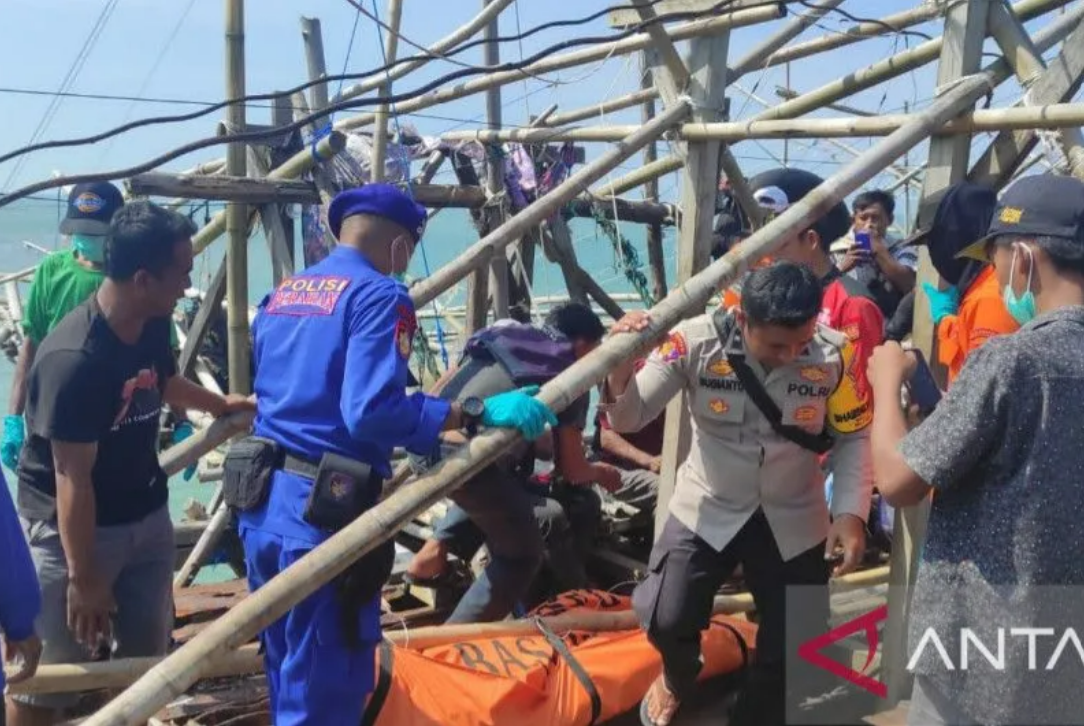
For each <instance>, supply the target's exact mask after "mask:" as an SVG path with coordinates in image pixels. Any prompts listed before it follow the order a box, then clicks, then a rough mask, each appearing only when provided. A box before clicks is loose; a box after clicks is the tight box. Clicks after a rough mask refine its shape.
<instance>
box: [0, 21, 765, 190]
mask: <svg viewBox="0 0 1084 726" xmlns="http://www.w3.org/2000/svg"><path fill="white" fill-rule="evenodd" d="M655 1H658V0H655ZM731 2H734V0H721V1H720V2H718V3H716V4H715V5H714V6H713V7H711V8H709V9H707V10H702V11H689V12H681V13H672V14H668V15H662V16H657V17H655V18H652V19H651V20H649V21H644V22H641V23H638V24H636V25H634V26H631V27H629V28H628V29H627V30H625V31H622V32H620V33H617V34H615V35H611V36H593V37H587V38H576V39H572V40H566V41H562V42H560V43H557V44H554V45H552V46H550V47H548V48H545V49H543V50H541V51H539V52H538V53H536V54H535V55H533V56H530V57H529V58H526V59H524V60H522V61H518V62H510V63H504V64H501V65H498V66H493V67H490V68H485V69H482V70H473V69H470V68H465V69H463V70H461V71H454V72H452V73H449V74H447V75H445V76H443V77H441V78H437V79H435V80H434V81H432V82H430V83H428V84H425V85H424V86H422V87H421V88H418V89H415V90H413V91H409V92H407V93H403V94H397V95H394V96H387V97H377V98H371V99H351V100H348V101H340V102H338V103H334V104H330V105H329V106H327V107H326V108H324V109H321V110H319V111H316V112H314V113H311V114H309V115H307V116H305V117H303V118H301V119H299V120H296V121H294V122H293V123H290V124H285V125H283V126H277V127H270V128H267V129H264V130H260V131H245V132H241V133H227V134H224V135H222V136H213V137H208V138H204V139H200V140H198V141H194V142H192V143H189V144H185V145H184V146H180V147H178V148H175V149H173V150H172V151H169V152H167V153H165V154H162V155H161V156H158V157H155V158H154V159H152V160H150V161H148V162H146V163H143V164H138V165H136V166H133V167H128V168H126V169H118V170H114V171H110V172H104V173H98V174H79V175H74V176H67V177H56V178H53V179H50V180H46V181H42V182H37V183H35V184H30V185H27V186H24V187H21V188H19V189H17V190H15V191H13V192H10V193H8V194H5V195H4V196H3V197H0V207H2V206H5V205H7V204H9V203H11V202H13V201H15V200H16V199H20V198H22V197H24V196H26V195H28V194H33V193H35V192H39V191H42V190H44V189H52V188H55V187H58V186H64V185H68V184H82V183H86V182H95V181H108V180H110V179H118V178H122V177H129V176H132V175H134V174H139V173H142V172H145V171H149V170H151V169H154V168H156V167H158V166H161V165H162V164H165V163H166V162H169V161H172V160H173V159H176V158H178V157H180V156H184V155H186V154H190V153H192V152H194V151H199V150H201V149H205V148H208V147H211V146H220V145H222V144H229V143H238V142H245V143H250V142H255V141H262V140H265V139H268V138H275V137H279V136H281V135H282V134H287V133H292V132H293V131H296V130H298V129H301V128H303V127H305V126H307V125H309V124H310V123H312V122H313V121H315V120H317V119H321V118H323V117H325V116H328V115H330V114H333V113H336V112H338V111H342V110H347V109H353V108H360V107H363V106H376V105H381V104H388V105H392V104H399V103H402V102H403V101H407V100H410V99H413V98H417V97H419V96H423V95H425V94H427V93H429V92H430V91H432V90H434V89H436V88H440V87H442V86H445V85H447V84H448V83H449V82H450V81H453V80H458V79H459V78H464V77H467V76H472V75H478V74H480V73H483V72H486V73H490V72H495V71H511V70H519V69H520V68H521V67H525V66H528V65H531V64H532V63H535V62H537V61H538V60H541V59H542V58H545V57H547V56H549V55H552V54H553V53H555V52H557V51H559V50H565V49H567V48H573V47H576V46H580V45H590V44H596V43H605V42H614V41H617V40H621V39H623V38H627V37H629V36H631V35H634V34H636V33H638V32H640V31H641V30H643V29H644V28H646V27H648V26H650V25H654V24H655V23H660V22H665V21H667V20H684V19H690V18H699V17H707V16H708V15H711V14H713V13H716V12H718V10H719V9H721V8H723V7H725V6H726V5H728V4H730V3H731ZM778 4H779V3H778V2H775V1H772V2H764V3H761V5H765V6H767V5H778ZM749 7H753V6H749ZM333 79H334V77H332V78H321V79H320V81H319V82H321V83H324V82H327V81H329V80H333ZM277 95H281V94H262V95H257V96H250V97H249V98H251V99H254V100H255V99H260V100H266V99H268V98H274V97H275V96H277ZM243 100H244V99H237V100H235V101H227V102H224V103H221V104H216V105H215V106H212V107H210V108H209V109H206V110H204V111H200V112H196V113H193V114H188V115H186V116H183V117H172V118H173V119H175V120H182V121H187V120H191V119H192V118H198V117H200V116H204V115H206V114H207V113H210V112H211V111H214V110H217V109H220V108H223V107H224V106H228V105H230V104H231V103H238V102H242V101H243ZM168 122H169V121H168V120H163V119H143V120H141V121H133V122H131V123H129V124H125V126H123V127H118V129H114V130H113V131H112V132H106V133H103V134H98V135H96V136H93V137H87V138H86V139H82V140H78V141H71V140H69V141H63V142H50V143H49V144H45V145H39V147H38V148H56V147H60V146H79V145H85V144H88V143H95V142H97V141H101V140H103V139H107V138H109V137H110V136H115V135H117V134H118V133H123V132H124V131H127V130H130V129H132V128H139V127H142V126H151V125H156V124H161V123H168ZM29 151H30V149H24V150H22V151H19V152H13V153H10V154H7V155H5V156H4V157H0V161H6V160H8V159H11V158H13V157H14V156H16V155H19V154H24V153H28V152H29Z"/></svg>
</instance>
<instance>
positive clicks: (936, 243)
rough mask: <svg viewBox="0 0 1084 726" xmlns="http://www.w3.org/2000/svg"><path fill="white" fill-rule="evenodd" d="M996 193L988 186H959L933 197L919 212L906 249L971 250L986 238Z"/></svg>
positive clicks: (944, 190)
mask: <svg viewBox="0 0 1084 726" xmlns="http://www.w3.org/2000/svg"><path fill="white" fill-rule="evenodd" d="M995 207H997V192H995V191H994V190H993V189H992V188H991V187H988V186H986V185H985V184H976V183H974V182H960V183H958V184H953V185H952V186H949V187H946V188H944V189H942V190H941V191H939V192H937V193H935V194H932V195H931V196H930V197H929V198H927V199H926V200H925V201H923V203H922V206H920V207H919V209H918V219H917V220H916V223H915V227H916V229H915V232H914V234H912V235H911V236H910V237H908V238H907V239H906V240H904V244H905V245H923V244H924V245H929V246H930V247H939V248H943V247H945V246H948V245H961V246H968V245H970V244H971V243H972V242H974V241H975V240H978V239H980V238H982V237H985V236H986V231H987V229H989V227H990V219H991V218H992V217H993V216H994V208H995Z"/></svg>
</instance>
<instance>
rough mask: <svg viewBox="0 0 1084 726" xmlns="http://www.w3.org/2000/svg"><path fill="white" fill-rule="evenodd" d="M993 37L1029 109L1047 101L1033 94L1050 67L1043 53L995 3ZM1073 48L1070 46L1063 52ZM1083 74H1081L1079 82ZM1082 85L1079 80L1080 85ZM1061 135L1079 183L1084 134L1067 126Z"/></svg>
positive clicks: (1082, 170) (991, 12)
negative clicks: (1014, 73) (1020, 87)
mask: <svg viewBox="0 0 1084 726" xmlns="http://www.w3.org/2000/svg"><path fill="white" fill-rule="evenodd" d="M989 26H990V34H991V35H993V36H994V40H995V41H996V42H997V45H998V47H999V48H1001V52H1002V53H1004V54H1005V58H1006V59H1007V60H1008V62H1009V65H1011V66H1012V68H1013V70H1014V71H1015V72H1016V77H1017V78H1018V79H1019V80H1020V84H1021V85H1022V86H1023V87H1024V89H1025V90H1026V91H1027V93H1026V94H1025V95H1024V103H1025V104H1026V105H1028V106H1032V105H1035V104H1036V103H1043V102H1044V101H1045V100H1047V99H1037V98H1035V97H1034V95H1033V94H1032V89H1033V88H1034V86H1035V83H1036V81H1038V80H1039V79H1040V78H1042V76H1043V74H1044V73H1046V70H1047V66H1046V63H1045V62H1044V61H1043V57H1042V53H1041V52H1040V51H1039V49H1038V48H1036V47H1035V45H1034V44H1033V43H1032V42H1031V38H1030V37H1029V36H1028V34H1027V31H1026V30H1024V27H1023V26H1022V25H1021V24H1020V21H1018V20H1017V19H1016V18H1015V17H1013V15H1012V13H1010V12H1009V11H1008V10H1007V9H1006V8H1005V6H1004V5H1002V4H1001V3H999V2H995V3H992V4H991V5H990V10H989ZM1069 48H1072V46H1070V45H1069V43H1068V42H1067V43H1066V47H1065V49H1063V53H1062V58H1064V55H1065V50H1067V49H1069ZM1072 52H1075V53H1076V54H1077V55H1079V54H1080V52H1081V51H1080V49H1079V48H1072ZM1079 77H1080V74H1079V73H1078V74H1077V78H1078V79H1079ZM1077 85H1079V80H1078V81H1077ZM1059 131H1060V133H1058V142H1059V143H1060V144H1061V147H1062V151H1064V152H1065V158H1066V160H1067V161H1068V162H1069V170H1070V172H1071V173H1072V175H1073V176H1075V177H1076V178H1077V179H1084V133H1081V131H1080V127H1079V126H1066V127H1064V128H1061V129H1060V130H1059Z"/></svg>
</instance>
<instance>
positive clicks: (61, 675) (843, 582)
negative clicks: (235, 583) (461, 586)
mask: <svg viewBox="0 0 1084 726" xmlns="http://www.w3.org/2000/svg"><path fill="white" fill-rule="evenodd" d="M887 581H888V568H887V567H878V568H875V569H871V570H863V571H862V572H854V573H851V574H849V575H844V576H842V577H838V578H836V579H834V580H832V581H831V583H830V584H829V586H830V588H831V591H832V594H833V595H837V594H842V593H846V592H850V591H853V590H856V589H861V588H865V587H877V586H878V585H883V584H884V583H885V582H887ZM754 610H755V607H754V603H753V598H752V595H750V594H749V593H739V594H737V595H717V596H716V597H715V601H714V603H713V606H712V615H738V614H741V613H748V612H752V611H754ZM540 619H541V621H542V623H543V625H545V627H546V628H547V629H548V630H549V631H551V632H554V633H565V632H569V631H577V632H584V631H586V632H592V633H610V632H623V631H635V630H639V628H640V625H639V623H638V622H637V621H636V615H635V613H633V612H632V611H631V610H622V611H611V612H606V611H599V612H573V613H565V614H561V615H551V616H546V617H542V618H540ZM538 634H539V630H538V621H536V620H534V619H533V618H532V619H521V620H511V621H504V622H497V623H471V624H462V625H433V626H427V627H422V628H414V629H411V630H410V631H403V630H399V629H396V630H390V631H387V632H385V633H384V639H385V640H387V641H388V642H390V643H392V644H393V645H395V646H396V647H398V648H409V649H410V650H415V651H421V650H426V649H429V648H439V647H443V646H447V645H453V644H455V643H460V642H463V641H467V640H483V639H495V638H516V637H527V638H529V637H535V636H538ZM160 662H162V658H159V657H146V658H123V659H117V660H108V661H100V662H94V663H68V664H44V665H42V666H40V667H39V668H38V671H37V673H36V674H35V676H34V677H33V678H32V679H30V680H29V681H24V682H23V683H21V684H16V685H13V686H10V687H9V689H8V690H9V693H13V694H42V693H74V692H78V691H89V690H98V689H103V688H124V687H126V686H129V685H131V684H132V683H134V682H135V681H136V680H137V679H138V678H139V677H140V676H142V675H143V674H144V673H146V672H147V671H149V670H150V669H151V668H153V667H154V666H156V665H157V664H159V663H160ZM262 669H263V657H262V656H261V655H260V652H259V645H257V644H255V643H251V644H248V645H243V646H241V647H240V648H238V649H237V650H235V651H233V652H232V653H229V654H228V655H226V656H225V657H223V658H221V659H217V660H216V661H215V662H214V663H213V664H211V666H210V670H208V671H207V672H206V673H205V674H204V676H203V677H204V678H225V677H229V676H241V675H247V674H250V673H259V672H260V671H261V670H262Z"/></svg>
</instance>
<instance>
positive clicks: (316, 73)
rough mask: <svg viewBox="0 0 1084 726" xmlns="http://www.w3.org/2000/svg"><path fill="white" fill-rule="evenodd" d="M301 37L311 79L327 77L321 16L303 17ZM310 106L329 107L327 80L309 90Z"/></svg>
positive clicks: (316, 107) (317, 108)
mask: <svg viewBox="0 0 1084 726" xmlns="http://www.w3.org/2000/svg"><path fill="white" fill-rule="evenodd" d="M301 39H302V41H303V42H304V44H305V65H306V66H307V67H308V71H309V80H310V81H316V80H319V79H321V78H327V65H326V63H325V60H324V58H325V56H324V34H323V33H322V32H321V30H320V18H306V17H302V18H301ZM309 98H310V99H311V101H310V104H309V105H310V106H311V108H312V109H313V110H314V111H319V110H321V109H323V108H327V104H328V99H327V82H324V83H317V84H316V85H315V86H312V88H311V89H310V90H309Z"/></svg>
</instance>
